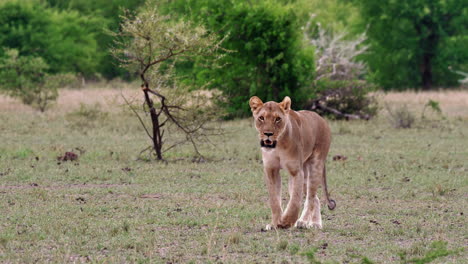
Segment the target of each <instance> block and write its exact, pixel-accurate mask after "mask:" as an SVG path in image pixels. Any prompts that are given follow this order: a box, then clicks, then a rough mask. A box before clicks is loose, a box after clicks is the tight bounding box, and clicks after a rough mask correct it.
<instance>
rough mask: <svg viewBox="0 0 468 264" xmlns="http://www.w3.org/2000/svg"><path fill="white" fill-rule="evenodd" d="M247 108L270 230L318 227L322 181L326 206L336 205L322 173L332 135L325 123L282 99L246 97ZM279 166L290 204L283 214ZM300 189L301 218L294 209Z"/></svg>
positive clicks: (318, 117) (287, 100)
mask: <svg viewBox="0 0 468 264" xmlns="http://www.w3.org/2000/svg"><path fill="white" fill-rule="evenodd" d="M250 108H251V110H252V113H253V117H254V119H255V127H256V128H257V131H258V132H259V137H260V146H261V149H262V158H263V167H264V172H265V181H266V184H267V187H268V193H269V202H270V207H271V214H272V222H271V224H268V225H267V226H266V229H267V230H271V229H273V228H277V227H280V228H288V227H291V226H293V225H294V226H296V227H298V228H311V227H316V228H322V216H321V214H320V200H319V198H318V197H317V189H318V187H319V185H320V184H323V188H324V193H325V198H326V199H327V203H328V208H329V209H330V210H333V209H334V208H335V206H336V203H335V201H334V200H331V199H330V198H329V194H328V190H327V181H326V175H325V174H326V173H325V171H326V170H325V160H326V158H327V154H328V150H329V148H330V142H331V133H330V128H329V127H328V124H327V123H326V121H325V120H324V119H323V118H321V117H320V116H319V115H318V114H316V113H314V112H311V111H298V112H296V111H294V110H291V99H290V98H289V97H288V96H286V97H285V98H284V100H283V101H282V102H281V103H277V102H273V101H271V102H266V103H263V102H262V100H260V98H258V97H256V96H254V97H252V98H250ZM280 169H286V170H287V171H288V172H289V174H290V177H289V196H290V198H289V203H288V205H287V207H286V210H285V212H284V213H283V210H282V208H281V177H280V174H279V171H280ZM303 192H304V193H306V200H305V204H304V209H303V211H302V214H301V217H300V218H299V220H298V217H299V210H300V207H301V204H302V196H303Z"/></svg>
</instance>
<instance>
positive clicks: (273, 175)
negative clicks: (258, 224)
mask: <svg viewBox="0 0 468 264" xmlns="http://www.w3.org/2000/svg"><path fill="white" fill-rule="evenodd" d="M264 171H265V181H266V184H267V187H268V194H269V197H268V201H269V203H270V208H271V224H268V225H267V226H266V230H271V229H275V228H277V227H278V226H279V224H280V221H281V214H282V213H283V209H281V177H280V174H279V169H277V168H264Z"/></svg>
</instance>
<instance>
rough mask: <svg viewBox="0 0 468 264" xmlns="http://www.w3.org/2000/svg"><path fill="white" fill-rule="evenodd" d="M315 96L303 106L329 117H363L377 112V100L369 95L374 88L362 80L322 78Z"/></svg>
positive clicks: (366, 118) (365, 117)
mask: <svg viewBox="0 0 468 264" xmlns="http://www.w3.org/2000/svg"><path fill="white" fill-rule="evenodd" d="M317 89H318V93H317V98H316V99H313V100H310V101H309V102H308V104H306V106H305V108H306V109H310V110H314V111H315V112H317V113H318V114H320V115H322V116H328V117H329V118H331V119H346V120H349V119H365V120H368V119H370V118H372V117H373V116H375V115H376V114H377V110H378V106H377V100H376V99H375V98H374V97H372V96H369V92H370V91H373V90H375V88H374V87H373V86H372V85H369V84H368V83H366V82H364V81H358V80H354V81H348V80H345V81H331V80H323V81H320V82H319V83H318V84H317Z"/></svg>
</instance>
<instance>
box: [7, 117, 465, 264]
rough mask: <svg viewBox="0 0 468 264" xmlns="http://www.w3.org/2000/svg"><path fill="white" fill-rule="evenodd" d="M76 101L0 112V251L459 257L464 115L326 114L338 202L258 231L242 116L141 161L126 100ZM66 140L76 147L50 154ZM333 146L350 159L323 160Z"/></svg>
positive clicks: (68, 255)
mask: <svg viewBox="0 0 468 264" xmlns="http://www.w3.org/2000/svg"><path fill="white" fill-rule="evenodd" d="M83 109H84V108H82V109H81V110H77V113H76V114H75V115H73V114H71V115H70V114H65V113H63V114H61V113H60V112H59V113H57V112H55V113H54V112H50V113H46V114H45V115H41V114H36V113H31V112H27V113H22V112H13V111H11V112H0V142H1V144H0V262H2V263H4V262H6V263H32V262H41V263H42V262H54V263H64V262H91V263H124V262H131V263H133V262H135V263H169V262H172V263H190V262H192V263H219V262H223V263H254V262H259V263H273V262H275V263H405V262H411V263H427V262H424V261H433V262H434V263H441V262H444V263H465V261H466V259H468V255H467V252H466V250H464V247H465V246H466V240H467V237H468V234H467V228H466V216H465V214H466V213H467V212H466V208H468V207H467V206H468V202H467V193H468V188H467V186H468V184H467V181H468V177H467V176H468V138H467V137H468V122H467V121H468V119H467V118H466V117H460V118H453V117H451V118H446V119H437V120H432V121H430V120H419V122H417V123H416V124H415V126H414V128H411V129H395V128H392V126H391V124H390V123H389V122H388V121H387V119H386V118H385V117H384V116H382V117H379V118H376V119H374V120H371V121H368V122H365V121H354V122H344V121H330V124H331V127H332V131H333V143H332V148H331V152H330V156H329V159H328V163H327V165H328V184H329V189H330V190H331V192H332V197H333V198H334V199H335V200H336V201H337V208H336V209H335V210H334V211H329V210H328V209H323V212H322V214H323V225H324V228H323V229H322V230H297V229H294V228H293V229H288V230H278V231H270V232H262V228H264V226H265V224H267V223H268V221H269V220H270V209H269V207H268V203H267V191H266V188H265V185H264V183H263V176H262V164H261V161H260V160H261V155H260V150H259V147H258V142H257V135H256V131H255V129H254V128H253V127H252V125H251V120H239V121H231V122H223V123H220V125H221V126H222V127H224V128H226V134H225V135H224V136H223V137H219V138H215V139H214V140H213V143H214V145H205V146H203V147H202V152H203V153H205V154H206V156H207V161H206V162H202V163H197V162H192V155H193V152H192V151H191V149H190V146H187V147H183V148H179V149H176V150H174V151H173V152H171V153H168V155H167V156H168V157H169V161H168V162H167V163H164V162H154V161H152V162H148V161H144V160H141V159H140V160H137V154H138V153H139V152H140V150H142V149H143V148H145V147H146V146H147V145H148V143H149V140H148V139H147V138H146V135H145V133H144V132H143V131H142V130H141V128H140V125H139V123H138V120H135V118H133V116H132V115H131V114H130V113H128V111H111V112H108V113H107V112H106V113H104V114H99V113H97V112H96V111H105V110H102V109H99V108H93V111H95V112H96V113H97V114H96V113H94V112H93V113H94V114H93V117H96V116H97V117H96V118H91V119H89V120H88V121H87V122H84V121H83V120H86V119H87V118H88V117H87V116H88V115H87V114H83ZM79 111H81V112H79ZM77 148H78V149H79V150H78V149H77ZM66 151H73V152H75V153H77V154H80V151H81V153H82V154H80V157H79V160H78V161H73V162H58V161H57V157H58V156H61V155H63V154H64V153H65V152H66ZM338 154H339V155H344V156H346V157H347V158H348V159H347V160H346V161H332V156H333V155H338ZM180 157H182V158H180ZM284 176H286V174H285V173H283V180H284V184H286V180H287V177H284ZM283 187H285V185H283ZM286 189H287V188H283V193H284V194H283V197H287V194H286ZM285 202H286V201H285ZM324 208H326V206H324Z"/></svg>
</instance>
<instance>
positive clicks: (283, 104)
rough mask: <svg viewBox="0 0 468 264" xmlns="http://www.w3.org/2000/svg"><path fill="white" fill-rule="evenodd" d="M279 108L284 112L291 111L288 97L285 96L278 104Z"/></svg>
mask: <svg viewBox="0 0 468 264" xmlns="http://www.w3.org/2000/svg"><path fill="white" fill-rule="evenodd" d="M280 106H281V108H283V110H284V111H289V110H291V98H289V96H286V97H285V98H284V99H283V101H282V102H281V103H280Z"/></svg>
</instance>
